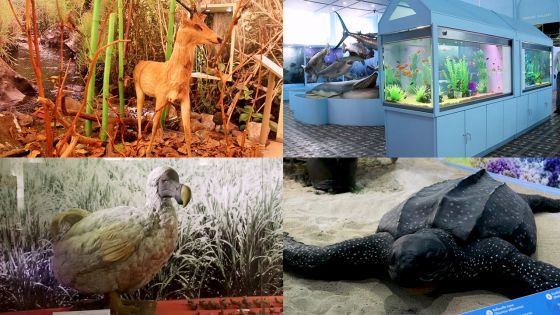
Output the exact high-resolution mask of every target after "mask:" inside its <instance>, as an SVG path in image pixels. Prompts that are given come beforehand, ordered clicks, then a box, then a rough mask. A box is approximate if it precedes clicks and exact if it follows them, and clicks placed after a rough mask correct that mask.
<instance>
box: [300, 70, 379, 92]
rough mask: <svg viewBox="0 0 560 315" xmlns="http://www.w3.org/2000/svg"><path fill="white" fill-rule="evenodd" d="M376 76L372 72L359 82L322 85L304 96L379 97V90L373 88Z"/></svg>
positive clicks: (376, 73) (376, 74)
mask: <svg viewBox="0 0 560 315" xmlns="http://www.w3.org/2000/svg"><path fill="white" fill-rule="evenodd" d="M377 76H378V72H374V73H373V74H372V75H370V76H368V77H365V78H363V79H360V80H352V81H345V82H328V83H323V84H319V85H318V86H316V87H315V88H313V89H311V90H309V91H307V92H306V93H305V94H306V95H307V96H311V97H313V96H315V97H333V96H340V97H341V98H376V97H379V89H377V88H375V87H376V81H377Z"/></svg>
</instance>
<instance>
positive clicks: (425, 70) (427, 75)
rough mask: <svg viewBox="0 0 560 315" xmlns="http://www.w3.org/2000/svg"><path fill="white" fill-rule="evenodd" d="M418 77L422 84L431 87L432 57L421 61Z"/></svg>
mask: <svg viewBox="0 0 560 315" xmlns="http://www.w3.org/2000/svg"><path fill="white" fill-rule="evenodd" d="M420 77H421V80H422V84H424V85H425V86H428V87H429V86H431V85H432V57H428V58H424V59H422V70H421V72H420Z"/></svg>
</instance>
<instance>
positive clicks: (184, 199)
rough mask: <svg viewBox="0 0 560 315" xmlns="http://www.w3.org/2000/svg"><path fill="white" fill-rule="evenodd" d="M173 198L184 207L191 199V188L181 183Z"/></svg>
mask: <svg viewBox="0 0 560 315" xmlns="http://www.w3.org/2000/svg"><path fill="white" fill-rule="evenodd" d="M175 200H176V201H177V203H178V204H180V205H182V206H183V207H186V206H187V205H188V204H189V201H191V188H190V187H189V186H187V185H184V184H183V185H181V188H180V189H179V191H178V194H177V195H176V196H175Z"/></svg>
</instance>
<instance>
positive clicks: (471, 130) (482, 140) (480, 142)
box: [465, 106, 487, 157]
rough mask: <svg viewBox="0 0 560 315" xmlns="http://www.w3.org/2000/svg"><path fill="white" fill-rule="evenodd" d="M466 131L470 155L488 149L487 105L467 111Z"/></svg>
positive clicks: (467, 148) (467, 150) (468, 153)
mask: <svg viewBox="0 0 560 315" xmlns="http://www.w3.org/2000/svg"><path fill="white" fill-rule="evenodd" d="M465 131H466V136H467V146H466V153H467V156H468V157H471V156H476V155H477V154H480V153H481V152H482V151H484V150H486V148H487V146H486V106H481V107H478V108H473V109H469V110H467V111H465Z"/></svg>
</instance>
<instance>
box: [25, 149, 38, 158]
mask: <svg viewBox="0 0 560 315" xmlns="http://www.w3.org/2000/svg"><path fill="white" fill-rule="evenodd" d="M39 154H41V151H39V150H33V151H31V153H29V154H28V155H27V157H28V158H35V157H37V156H39Z"/></svg>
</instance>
